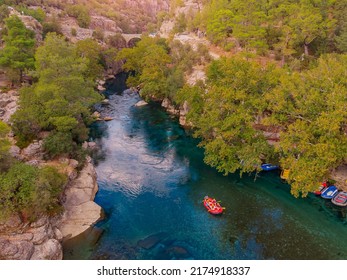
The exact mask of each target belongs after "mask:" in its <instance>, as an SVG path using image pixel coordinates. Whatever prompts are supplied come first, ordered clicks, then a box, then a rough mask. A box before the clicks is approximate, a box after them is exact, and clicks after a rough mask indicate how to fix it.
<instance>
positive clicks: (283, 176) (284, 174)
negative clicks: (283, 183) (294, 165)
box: [280, 169, 290, 180]
mask: <svg viewBox="0 0 347 280" xmlns="http://www.w3.org/2000/svg"><path fill="white" fill-rule="evenodd" d="M289 174H290V169H283V170H282V172H281V175H280V176H281V179H282V180H288V179H289Z"/></svg>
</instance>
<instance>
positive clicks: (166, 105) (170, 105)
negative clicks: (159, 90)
mask: <svg viewBox="0 0 347 280" xmlns="http://www.w3.org/2000/svg"><path fill="white" fill-rule="evenodd" d="M161 106H162V107H164V108H165V109H166V111H168V112H169V113H170V114H173V115H179V113H180V111H179V110H178V109H176V107H175V106H174V105H173V103H172V102H171V100H170V99H169V98H164V100H163V102H162V103H161Z"/></svg>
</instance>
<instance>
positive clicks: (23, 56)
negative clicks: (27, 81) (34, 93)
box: [0, 16, 35, 82]
mask: <svg viewBox="0 0 347 280" xmlns="http://www.w3.org/2000/svg"><path fill="white" fill-rule="evenodd" d="M2 39H3V40H4V45H5V46H4V48H3V49H1V50H0V66H3V67H6V68H8V69H9V70H12V71H13V72H14V73H15V75H14V76H13V77H12V80H13V81H15V80H18V81H19V82H21V81H22V76H23V72H24V70H26V69H32V68H33V67H34V52H35V39H34V32H33V31H31V30H28V29H27V28H26V27H25V25H24V24H23V22H22V21H21V20H20V19H19V18H18V17H17V16H11V17H9V18H7V19H5V34H4V36H3V38H2Z"/></svg>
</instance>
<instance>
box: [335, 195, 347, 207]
mask: <svg viewBox="0 0 347 280" xmlns="http://www.w3.org/2000/svg"><path fill="white" fill-rule="evenodd" d="M331 202H332V203H334V204H335V205H338V206H347V192H338V193H337V195H335V196H334V198H333V199H332V200H331Z"/></svg>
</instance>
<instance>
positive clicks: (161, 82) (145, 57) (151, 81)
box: [117, 37, 171, 99]
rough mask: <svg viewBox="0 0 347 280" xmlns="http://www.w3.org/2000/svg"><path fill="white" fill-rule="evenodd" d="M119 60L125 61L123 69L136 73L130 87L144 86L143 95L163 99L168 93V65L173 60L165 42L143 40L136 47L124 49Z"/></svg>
mask: <svg viewBox="0 0 347 280" xmlns="http://www.w3.org/2000/svg"><path fill="white" fill-rule="evenodd" d="M117 58H118V59H119V60H125V63H124V65H123V69H124V70H126V71H133V72H135V75H134V76H131V77H130V78H129V79H128V84H129V85H130V86H138V85H140V84H141V85H142V90H141V93H142V94H143V96H144V97H145V98H147V99H148V98H149V97H150V96H153V97H156V98H163V97H165V95H166V94H167V93H168V87H167V77H168V74H169V71H168V64H169V63H170V62H171V58H170V56H169V54H168V46H167V45H166V43H165V41H163V40H160V39H156V38H149V37H147V38H143V39H142V40H141V41H140V42H139V43H138V44H137V45H136V47H134V48H132V49H123V50H121V51H120V52H119V53H118V56H117Z"/></svg>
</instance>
